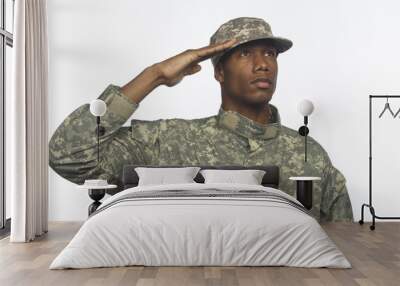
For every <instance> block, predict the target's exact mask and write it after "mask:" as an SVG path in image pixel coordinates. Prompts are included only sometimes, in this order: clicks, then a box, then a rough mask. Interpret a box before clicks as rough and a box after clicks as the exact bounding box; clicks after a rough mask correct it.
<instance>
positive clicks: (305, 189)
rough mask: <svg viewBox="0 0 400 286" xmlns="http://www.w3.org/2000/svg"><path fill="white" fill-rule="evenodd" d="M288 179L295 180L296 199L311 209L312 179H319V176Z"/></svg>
mask: <svg viewBox="0 0 400 286" xmlns="http://www.w3.org/2000/svg"><path fill="white" fill-rule="evenodd" d="M289 180H292V181H296V183H297V186H296V199H297V200H298V201H299V202H300V203H302V204H303V206H304V207H305V208H306V209H308V210H311V209H312V204H313V196H312V193H313V181H320V180H321V178H320V177H290V178H289Z"/></svg>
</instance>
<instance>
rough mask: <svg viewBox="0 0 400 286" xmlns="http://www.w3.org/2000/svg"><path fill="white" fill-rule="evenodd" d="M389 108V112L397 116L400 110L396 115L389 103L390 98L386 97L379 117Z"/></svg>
mask: <svg viewBox="0 0 400 286" xmlns="http://www.w3.org/2000/svg"><path fill="white" fill-rule="evenodd" d="M387 109H388V110H389V112H390V113H391V114H392V116H393V117H396V115H397V113H399V112H397V113H396V115H394V113H393V111H392V109H391V108H390V105H389V99H388V98H387V97H386V103H385V107H384V108H383V111H382V113H381V115H379V118H381V117H382V115H383V114H384V113H385V111H386V110H387ZM399 111H400V110H399Z"/></svg>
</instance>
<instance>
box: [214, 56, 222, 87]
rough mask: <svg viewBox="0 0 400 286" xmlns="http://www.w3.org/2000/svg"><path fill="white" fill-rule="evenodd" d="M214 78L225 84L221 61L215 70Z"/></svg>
mask: <svg viewBox="0 0 400 286" xmlns="http://www.w3.org/2000/svg"><path fill="white" fill-rule="evenodd" d="M214 78H215V79H216V80H217V81H218V82H219V83H223V82H224V67H223V65H222V63H221V61H219V63H218V64H217V65H216V66H215V68H214Z"/></svg>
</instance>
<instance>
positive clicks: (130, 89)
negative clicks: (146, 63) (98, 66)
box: [121, 64, 163, 103]
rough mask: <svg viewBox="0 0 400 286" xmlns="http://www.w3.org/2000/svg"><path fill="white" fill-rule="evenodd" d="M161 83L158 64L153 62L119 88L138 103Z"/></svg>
mask: <svg viewBox="0 0 400 286" xmlns="http://www.w3.org/2000/svg"><path fill="white" fill-rule="evenodd" d="M162 83H163V82H162V77H161V74H160V70H159V69H158V65H157V64H154V65H152V66H150V67H148V68H146V69H145V70H144V71H142V72H141V73H140V74H139V75H138V76H137V77H135V78H134V79H133V80H131V81H130V82H128V83H127V84H126V85H124V86H123V87H122V88H121V91H122V93H123V94H124V95H126V96H127V97H129V98H130V99H132V100H133V101H134V102H136V103H139V102H140V101H142V100H143V98H145V97H146V95H148V94H149V93H150V92H151V91H152V90H153V89H155V88H156V87H158V86H159V85H161V84H162Z"/></svg>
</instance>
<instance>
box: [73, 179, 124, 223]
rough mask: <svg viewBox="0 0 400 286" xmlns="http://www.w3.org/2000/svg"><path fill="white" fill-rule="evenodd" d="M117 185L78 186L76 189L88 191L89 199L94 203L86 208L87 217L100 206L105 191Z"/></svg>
mask: <svg viewBox="0 0 400 286" xmlns="http://www.w3.org/2000/svg"><path fill="white" fill-rule="evenodd" d="M116 187H117V185H105V186H93V185H79V186H78V189H80V190H88V194H89V197H90V198H91V199H92V200H93V201H94V202H93V203H92V204H91V205H90V206H89V208H88V213H89V216H90V215H91V214H92V213H93V212H94V211H96V210H97V208H98V207H99V206H100V205H101V202H100V200H101V199H102V198H104V195H105V194H106V190H107V189H114V188H116Z"/></svg>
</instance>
